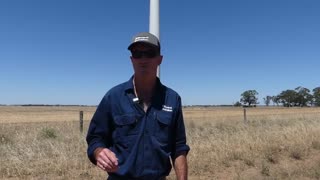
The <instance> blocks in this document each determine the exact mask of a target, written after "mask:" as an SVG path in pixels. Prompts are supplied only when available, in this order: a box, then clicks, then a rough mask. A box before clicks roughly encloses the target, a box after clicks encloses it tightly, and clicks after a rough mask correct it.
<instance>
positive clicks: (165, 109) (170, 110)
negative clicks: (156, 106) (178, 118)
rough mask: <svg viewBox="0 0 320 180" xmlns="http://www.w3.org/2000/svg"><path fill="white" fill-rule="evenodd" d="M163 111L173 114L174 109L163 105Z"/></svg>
mask: <svg viewBox="0 0 320 180" xmlns="http://www.w3.org/2000/svg"><path fill="white" fill-rule="evenodd" d="M162 110H163V111H167V112H172V107H170V106H166V105H162Z"/></svg>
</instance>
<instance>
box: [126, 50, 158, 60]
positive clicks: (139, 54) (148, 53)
mask: <svg viewBox="0 0 320 180" xmlns="http://www.w3.org/2000/svg"><path fill="white" fill-rule="evenodd" d="M131 54H132V57H133V58H136V59H139V58H142V57H146V58H154V57H156V56H158V55H159V52H158V51H156V50H147V51H131Z"/></svg>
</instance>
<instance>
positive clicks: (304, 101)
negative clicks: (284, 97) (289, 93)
mask: <svg viewBox="0 0 320 180" xmlns="http://www.w3.org/2000/svg"><path fill="white" fill-rule="evenodd" d="M295 91H296V92H297V97H296V99H295V106H300V107H303V106H308V104H312V101H313V96H312V95H311V94H310V90H309V89H307V88H304V87H302V86H299V87H297V88H295Z"/></svg>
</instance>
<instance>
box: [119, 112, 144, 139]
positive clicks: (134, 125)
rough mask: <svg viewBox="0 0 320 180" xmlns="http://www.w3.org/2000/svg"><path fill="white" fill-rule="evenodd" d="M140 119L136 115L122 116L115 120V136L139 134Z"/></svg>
mask: <svg viewBox="0 0 320 180" xmlns="http://www.w3.org/2000/svg"><path fill="white" fill-rule="evenodd" d="M138 122H139V117H137V116H135V115H121V116H116V117H115V118H114V125H115V131H114V133H115V134H114V136H115V137H119V136H130V135H136V134H138V132H139V128H138Z"/></svg>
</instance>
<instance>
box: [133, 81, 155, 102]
mask: <svg viewBox="0 0 320 180" xmlns="http://www.w3.org/2000/svg"><path fill="white" fill-rule="evenodd" d="M133 83H134V88H135V93H136V95H137V96H138V97H139V98H140V99H141V100H142V101H151V98H152V96H153V94H154V90H155V86H156V83H157V77H156V76H155V77H149V78H139V77H137V76H135V77H134V79H133Z"/></svg>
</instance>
